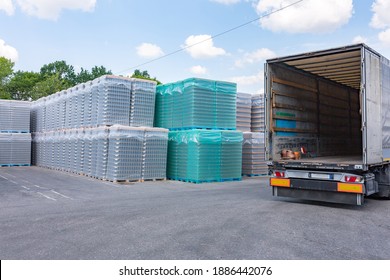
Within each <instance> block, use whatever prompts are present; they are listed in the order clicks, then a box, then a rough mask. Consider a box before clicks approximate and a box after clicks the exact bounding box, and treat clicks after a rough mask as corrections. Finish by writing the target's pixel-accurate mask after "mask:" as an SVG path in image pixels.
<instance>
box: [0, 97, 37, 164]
mask: <svg viewBox="0 0 390 280" xmlns="http://www.w3.org/2000/svg"><path fill="white" fill-rule="evenodd" d="M30 164H31V134H30V102H27V101H15V100H0V166H29V165H30Z"/></svg>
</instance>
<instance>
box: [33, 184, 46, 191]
mask: <svg viewBox="0 0 390 280" xmlns="http://www.w3.org/2000/svg"><path fill="white" fill-rule="evenodd" d="M34 187H36V188H38V189H42V190H47V188H44V187H41V186H38V185H34Z"/></svg>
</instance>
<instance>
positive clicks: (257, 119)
mask: <svg viewBox="0 0 390 280" xmlns="http://www.w3.org/2000/svg"><path fill="white" fill-rule="evenodd" d="M251 131H252V132H264V131H265V115H264V96H263V95H259V96H252V112H251Z"/></svg>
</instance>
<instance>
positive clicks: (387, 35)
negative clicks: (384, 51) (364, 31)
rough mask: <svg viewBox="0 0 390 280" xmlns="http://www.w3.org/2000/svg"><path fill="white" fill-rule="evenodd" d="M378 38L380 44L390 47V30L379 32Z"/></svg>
mask: <svg viewBox="0 0 390 280" xmlns="http://www.w3.org/2000/svg"><path fill="white" fill-rule="evenodd" d="M378 38H379V40H380V41H381V42H383V43H385V44H387V45H390V28H388V29H386V30H385V31H382V32H380V33H379V35H378Z"/></svg>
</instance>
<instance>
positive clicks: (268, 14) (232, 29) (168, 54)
mask: <svg viewBox="0 0 390 280" xmlns="http://www.w3.org/2000/svg"><path fill="white" fill-rule="evenodd" d="M303 1H304V0H298V1H295V2H293V3H291V4H289V5H287V6H284V7H280V8H278V9H276V10H273V11H271V12H269V13H266V14H264V15H261V16H259V17H257V18H255V19H252V20H250V21H247V22H245V23H243V24H240V25H237V26H235V27H232V28H230V29H227V30H225V31H223V32H220V33H218V34H215V35H213V36H211V37H209V38H207V39H204V40H201V41H199V42H196V43H194V44H191V45H187V46H185V47H182V48H180V49H177V50H175V51H172V52H170V53H167V54H164V55H162V56H159V57H157V58H154V59H151V60H148V61H146V62H143V63H141V64H138V65H135V66H133V67H130V68H128V69H125V70H123V71H121V72H119V73H123V72H126V71H129V70H132V69H138V68H139V67H141V66H144V65H147V64H150V63H152V62H155V61H158V60H161V59H163V58H166V57H169V56H172V55H174V54H177V53H179V52H182V51H185V50H187V49H190V48H192V47H194V46H197V45H200V44H202V43H204V42H207V41H210V40H212V39H214V38H217V37H220V36H222V35H225V34H226V33H230V32H232V31H235V30H237V29H239V28H242V27H244V26H246V25H249V24H251V23H253V22H256V21H259V20H260V19H262V18H266V17H269V16H270V15H273V14H276V13H278V12H281V11H283V10H285V9H288V8H290V7H292V6H295V5H297V4H299V3H301V2H303Z"/></svg>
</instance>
